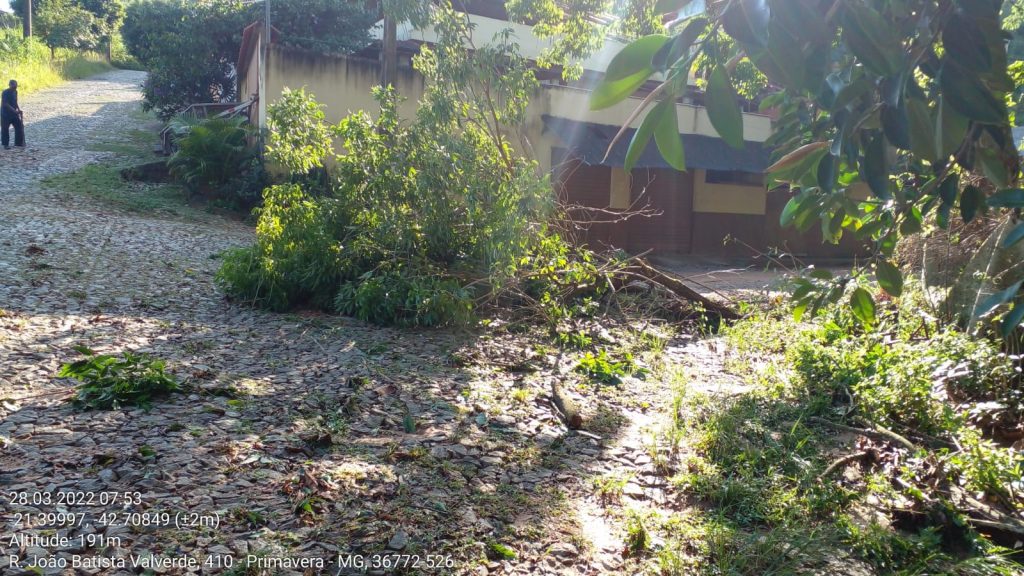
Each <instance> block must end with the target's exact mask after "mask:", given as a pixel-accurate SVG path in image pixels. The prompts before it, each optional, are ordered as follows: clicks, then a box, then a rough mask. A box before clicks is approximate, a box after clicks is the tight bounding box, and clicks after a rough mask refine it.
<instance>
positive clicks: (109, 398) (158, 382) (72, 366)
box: [57, 346, 181, 410]
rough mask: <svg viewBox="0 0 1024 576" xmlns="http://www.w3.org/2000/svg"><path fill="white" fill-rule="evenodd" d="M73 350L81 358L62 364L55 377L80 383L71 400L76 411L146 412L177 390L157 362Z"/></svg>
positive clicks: (83, 349) (128, 353)
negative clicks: (139, 409)
mask: <svg viewBox="0 0 1024 576" xmlns="http://www.w3.org/2000/svg"><path fill="white" fill-rule="evenodd" d="M75 350H76V351H78V352H79V353H80V354H83V355H84V356H85V358H84V359H82V360H78V361H77V362H72V363H69V364H64V365H63V366H62V367H61V369H60V372H59V373H58V374H57V376H59V377H61V378H74V379H75V380H78V381H79V382H81V384H79V386H78V394H77V395H76V396H75V398H74V400H73V402H74V404H75V405H76V406H78V407H79V408H95V409H115V410H116V409H118V408H120V407H122V406H142V407H143V408H148V407H149V406H150V404H151V403H152V400H153V399H154V398H158V397H162V396H166V395H168V394H170V393H172V392H177V391H179V390H180V389H181V386H180V384H179V383H178V380H177V379H176V378H174V377H173V376H172V375H170V374H167V372H165V365H164V362H163V361H161V360H155V359H153V358H150V357H148V356H145V355H138V354H133V353H131V352H124V353H122V355H121V356H120V357H115V356H108V355H105V354H96V353H95V352H94V351H92V350H90V349H89V348H86V347H84V346H79V347H76V348H75Z"/></svg>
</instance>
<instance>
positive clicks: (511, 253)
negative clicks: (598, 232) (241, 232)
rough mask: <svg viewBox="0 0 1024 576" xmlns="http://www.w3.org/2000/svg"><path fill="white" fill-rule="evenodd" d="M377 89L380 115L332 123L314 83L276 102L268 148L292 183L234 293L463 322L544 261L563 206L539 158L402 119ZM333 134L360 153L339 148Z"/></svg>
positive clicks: (232, 264)
mask: <svg viewBox="0 0 1024 576" xmlns="http://www.w3.org/2000/svg"><path fill="white" fill-rule="evenodd" d="M377 97H378V100H379V102H380V105H381V113H380V116H379V117H378V118H377V119H376V120H374V119H371V118H370V117H369V116H368V115H366V114H362V113H360V114H355V115H353V116H350V117H348V118H346V119H345V120H343V121H342V122H341V123H340V124H339V125H338V126H333V127H329V126H325V125H324V124H323V116H322V113H321V112H320V110H319V106H318V105H316V103H315V101H314V100H313V99H312V98H311V97H309V96H307V95H306V94H305V93H304V92H302V91H296V92H289V93H286V94H285V96H284V97H283V98H282V100H281V101H280V102H278V103H275V104H273V105H271V107H270V113H269V116H270V125H271V135H270V138H269V143H268V149H267V150H268V157H269V159H270V161H271V162H273V163H275V164H276V165H278V166H281V167H284V168H287V169H288V173H289V178H290V179H291V183H289V184H283V185H280V186H275V187H273V188H270V189H268V190H267V192H266V193H265V196H264V206H263V208H262V209H261V210H260V212H259V223H258V225H257V242H256V246H255V247H254V248H253V249H252V250H250V251H246V252H237V253H234V254H232V255H231V256H230V257H229V259H228V261H226V262H225V265H224V267H223V268H222V269H221V273H220V274H219V280H220V282H221V284H222V286H223V287H224V288H225V290H226V291H227V292H228V294H229V295H231V296H233V297H235V298H238V299H241V300H243V301H247V302H252V303H256V304H259V305H263V306H268V307H270V308H272V309H278V310H280V309H286V308H290V307H294V306H302V305H309V306H315V307H318V308H323V309H331V308H333V309H336V310H339V311H341V312H343V313H346V314H353V315H355V316H357V317H360V318H363V319H365V320H368V321H371V322H376V323H382V324H402V325H424V326H433V325H444V324H459V323H464V322H466V321H468V320H469V319H470V317H471V316H472V308H473V304H472V298H477V297H485V296H486V295H487V294H488V293H489V292H490V291H493V290H495V289H496V287H498V286H500V285H501V284H502V278H508V277H510V276H512V275H514V274H515V273H516V271H517V270H519V269H520V268H521V267H523V266H528V265H529V264H530V263H531V262H532V261H533V260H532V259H531V254H534V253H536V249H537V248H538V247H539V246H540V242H541V241H542V240H541V239H543V238H546V237H548V236H549V234H548V233H546V232H545V228H544V226H543V224H541V223H542V222H544V221H545V220H546V219H547V215H548V213H549V208H550V206H549V204H548V203H547V197H548V196H549V195H550V188H549V185H548V183H547V181H546V179H542V178H537V176H536V171H535V166H534V165H533V164H531V163H528V162H526V161H521V160H519V161H516V163H515V164H514V165H513V166H511V167H509V166H508V165H507V164H506V163H505V159H504V158H502V157H501V156H500V154H499V153H498V152H497V151H496V150H495V149H494V147H493V146H491V145H490V142H489V141H487V140H486V137H485V136H484V135H482V134H480V133H479V131H478V130H476V129H473V128H471V127H470V128H467V129H465V130H462V131H456V130H452V129H450V128H448V127H442V126H439V125H438V121H437V120H436V119H434V118H431V117H429V116H427V115H423V116H421V117H420V118H419V119H418V120H417V121H416V122H413V123H412V124H409V125H406V124H403V123H402V122H400V120H399V118H398V116H397V107H396V106H397V100H396V97H395V95H394V94H393V93H390V92H385V91H378V92H377ZM332 137H337V138H338V140H339V142H340V144H342V145H343V148H344V149H345V150H346V151H347V152H348V153H347V154H343V155H338V156H336V155H335V154H334V152H333V145H332V142H331V140H332ZM324 166H329V168H327V169H326V172H325V171H324V170H325V168H324ZM453 167H457V169H453ZM482 279H486V282H484V281H482ZM470 284H473V285H474V286H475V288H473V289H472V290H471V289H469V288H468V286H469V285H470Z"/></svg>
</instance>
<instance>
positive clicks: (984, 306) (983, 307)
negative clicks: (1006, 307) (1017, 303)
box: [974, 280, 1024, 318]
mask: <svg viewBox="0 0 1024 576" xmlns="http://www.w3.org/2000/svg"><path fill="white" fill-rule="evenodd" d="M1021 284H1024V280H1018V281H1017V282H1014V283H1013V284H1011V285H1010V286H1009V287H1008V288H1006V289H1005V290H1000V291H999V292H996V293H995V294H992V295H991V296H989V297H988V298H985V299H984V300H982V301H981V303H980V304H978V308H977V309H976V310H975V311H974V317H975V318H983V317H985V316H986V315H988V313H989V312H992V311H993V310H995V309H996V308H998V307H999V306H1002V305H1003V304H1006V303H1007V302H1009V301H1010V300H1011V299H1012V298H1013V297H1014V296H1015V295H1016V294H1017V291H1019V290H1020V286H1021Z"/></svg>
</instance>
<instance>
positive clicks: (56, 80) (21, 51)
mask: <svg viewBox="0 0 1024 576" xmlns="http://www.w3.org/2000/svg"><path fill="white" fill-rule="evenodd" d="M110 68H111V67H110V65H109V64H108V63H107V62H106V61H105V60H104V59H103V57H102V56H100V55H99V54H95V53H92V52H79V51H75V50H70V49H65V48H60V49H56V50H54V51H53V54H52V56H51V53H50V49H49V48H47V47H46V46H45V45H44V44H42V43H41V42H39V41H38V40H36V39H35V38H29V39H24V38H22V35H21V31H20V30H16V29H10V28H7V29H0V76H2V77H4V78H15V79H17V80H18V87H19V91H21V92H22V93H25V92H34V91H36V90H42V89H43V88H48V87H50V86H56V85H57V84H60V83H62V82H65V81H67V80H73V79H76V78H85V77H88V76H92V75H94V74H99V73H100V72H104V71H107V70H110Z"/></svg>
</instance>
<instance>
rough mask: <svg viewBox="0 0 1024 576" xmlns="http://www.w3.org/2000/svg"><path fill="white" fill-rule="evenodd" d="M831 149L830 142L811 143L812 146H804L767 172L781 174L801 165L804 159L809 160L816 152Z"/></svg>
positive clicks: (770, 167) (786, 156) (787, 155)
mask: <svg viewBox="0 0 1024 576" xmlns="http://www.w3.org/2000/svg"><path fill="white" fill-rule="evenodd" d="M828 147H829V143H828V142H811V143H810V144H804V145H803V146H801V147H799V148H797V149H796V150H793V151H792V152H790V153H789V154H786V155H785V156H783V157H782V158H779V159H778V161H776V162H775V163H774V164H772V165H771V166H769V167H768V168H767V169H765V172H781V171H783V170H786V169H788V168H792V167H793V166H795V165H796V164H798V163H800V162H801V161H802V160H803V159H805V158H807V157H808V156H810V155H811V154H814V153H815V152H818V151H821V150H825V149H827V148H828Z"/></svg>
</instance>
